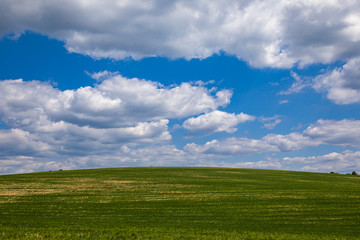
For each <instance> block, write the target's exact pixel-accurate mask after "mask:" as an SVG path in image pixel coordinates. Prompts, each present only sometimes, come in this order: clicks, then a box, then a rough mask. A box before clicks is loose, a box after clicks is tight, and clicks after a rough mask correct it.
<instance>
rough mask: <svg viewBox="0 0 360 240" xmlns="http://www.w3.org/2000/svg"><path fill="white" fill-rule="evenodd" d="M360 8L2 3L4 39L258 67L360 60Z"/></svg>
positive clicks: (333, 0)
mask: <svg viewBox="0 0 360 240" xmlns="http://www.w3.org/2000/svg"><path fill="white" fill-rule="evenodd" d="M359 9H360V3H359V2H358V1H351V0H346V1H337V0H326V1H303V0H296V1H291V2H289V1H286V0H267V1H248V0H243V1H236V0H226V1H221V2H219V1H215V0H210V1H202V0H197V1H186V0H177V1H167V2H164V1H161V0H151V1H141V0H136V1H120V2H119V1H110V0H107V1H101V2H94V1H87V2H84V1H81V0H71V1H70V0H65V1H61V2H57V1H54V2H44V1H41V0H35V1H31V3H30V2H28V1H26V0H19V1H11V0H5V1H1V2H0V16H1V19H0V35H5V34H9V33H15V34H19V33H22V32H23V31H24V30H32V31H36V32H40V33H42V34H46V35H48V36H50V37H53V38H57V39H60V40H63V41H64V42H65V43H66V45H65V47H66V48H67V49H68V51H70V52H77V53H81V54H86V55H90V56H92V57H95V58H104V57H105V58H107V57H111V58H115V59H122V58H126V57H128V56H132V57H133V58H142V57H146V56H166V57H170V58H179V57H185V58H188V59H189V58H206V57H208V56H210V55H212V54H213V53H218V52H219V51H221V50H223V51H226V52H227V53H230V54H234V55H236V56H237V57H238V58H239V59H243V60H245V61H248V62H249V63H250V64H251V65H252V66H256V67H265V66H269V67H281V68H290V67H292V66H293V65H294V64H299V65H300V66H303V65H306V64H312V63H318V62H321V63H330V62H333V61H335V60H345V61H346V60H348V59H350V58H352V57H355V56H359V54H360V50H359V49H360V48H359V41H358V40H359V39H360V36H359V33H358V31H356V30H357V29H359V23H358V22H359V21H358V19H359V14H358V13H359Z"/></svg>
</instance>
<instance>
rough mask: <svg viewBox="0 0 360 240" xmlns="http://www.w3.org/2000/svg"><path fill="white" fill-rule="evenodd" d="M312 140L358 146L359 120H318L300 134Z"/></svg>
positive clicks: (359, 137)
mask: <svg viewBox="0 0 360 240" xmlns="http://www.w3.org/2000/svg"><path fill="white" fill-rule="evenodd" d="M302 135H303V136H305V137H309V138H310V139H312V141H319V142H321V143H322V144H330V145H337V146H351V147H356V148H360V120H349V119H344V120H340V121H335V120H321V119H320V120H318V121H317V122H316V123H315V124H312V125H310V126H309V127H308V128H307V129H305V131H304V132H303V134H302Z"/></svg>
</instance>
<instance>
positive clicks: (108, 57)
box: [0, 0, 360, 174]
mask: <svg viewBox="0 0 360 240" xmlns="http://www.w3.org/2000/svg"><path fill="white" fill-rule="evenodd" d="M359 104H360V2H359V1H355V0H343V1H340V0H339V1H337V0H293V1H285V0H224V1H215V0H207V1H203V0H193V1H188V0H174V1H168V0H166V1H165V0H147V1H144V0H131V1H130V0H118V1H113V0H104V1H93V0H86V1H85V0H63V1H42V0H32V1H28V0H2V1H0V174H14V173H27V172H39V171H50V170H59V169H64V170H66V169H89V168H105V167H137V166H203V167H236V168H261V169H281V170H294V171H313V172H330V171H334V172H339V173H349V172H352V171H358V172H359V171H360V105H359Z"/></svg>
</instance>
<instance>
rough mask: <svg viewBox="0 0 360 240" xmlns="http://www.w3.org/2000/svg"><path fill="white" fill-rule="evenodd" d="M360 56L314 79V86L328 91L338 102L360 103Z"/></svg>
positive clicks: (332, 98) (330, 96) (332, 99)
mask: <svg viewBox="0 0 360 240" xmlns="http://www.w3.org/2000/svg"><path fill="white" fill-rule="evenodd" d="M359 66H360V58H353V59H351V60H350V61H348V62H347V63H346V64H344V65H343V66H341V67H339V68H336V69H334V70H332V71H328V72H326V73H324V74H321V75H319V76H317V77H316V78H315V79H314V83H313V87H314V89H316V90H317V91H318V92H326V95H327V98H328V99H330V100H331V101H333V102H335V103H336V104H351V103H360V69H359Z"/></svg>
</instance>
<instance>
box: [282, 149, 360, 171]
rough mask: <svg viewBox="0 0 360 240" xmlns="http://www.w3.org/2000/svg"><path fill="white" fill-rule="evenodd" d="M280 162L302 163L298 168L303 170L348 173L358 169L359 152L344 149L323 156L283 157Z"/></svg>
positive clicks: (359, 164) (287, 163) (359, 163)
mask: <svg viewBox="0 0 360 240" xmlns="http://www.w3.org/2000/svg"><path fill="white" fill-rule="evenodd" d="M282 163H283V164H285V165H291V164H297V165H304V166H303V167H301V168H300V170H303V171H314V172H330V171H336V172H348V173H350V172H352V171H354V170H356V171H359V169H360V152H359V151H356V152H354V151H350V150H346V151H344V152H342V153H337V152H332V153H329V154H326V155H323V156H309V157H293V158H289V157H285V158H283V159H282Z"/></svg>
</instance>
